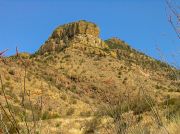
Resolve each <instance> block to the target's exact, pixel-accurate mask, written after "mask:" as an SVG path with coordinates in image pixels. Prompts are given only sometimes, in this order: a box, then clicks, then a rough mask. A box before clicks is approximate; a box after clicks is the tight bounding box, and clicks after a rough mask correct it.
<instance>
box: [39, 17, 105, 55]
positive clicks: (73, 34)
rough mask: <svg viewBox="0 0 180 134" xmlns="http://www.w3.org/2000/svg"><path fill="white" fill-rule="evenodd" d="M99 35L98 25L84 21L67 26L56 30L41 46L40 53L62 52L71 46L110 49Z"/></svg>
mask: <svg viewBox="0 0 180 134" xmlns="http://www.w3.org/2000/svg"><path fill="white" fill-rule="evenodd" d="M99 33H100V30H99V28H98V26H97V25H96V24H94V23H91V22H87V21H84V20H80V21H77V22H73V23H69V24H65V25H62V26H59V27H58V28H57V29H55V31H54V32H53V33H52V35H51V37H50V38H49V39H48V40H47V41H46V42H45V43H44V45H42V46H41V48H40V49H39V52H40V53H41V54H43V53H45V52H50V51H60V50H61V49H63V48H65V47H67V46H69V45H73V46H75V47H77V46H82V45H86V46H91V47H92V46H93V47H97V48H106V47H108V46H107V45H106V44H105V43H104V41H102V40H101V39H100V38H99Z"/></svg>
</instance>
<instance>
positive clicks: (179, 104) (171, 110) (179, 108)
mask: <svg viewBox="0 0 180 134" xmlns="http://www.w3.org/2000/svg"><path fill="white" fill-rule="evenodd" d="M163 106H167V107H168V111H166V118H168V119H170V118H171V117H174V116H176V115H178V116H180V99H179V98H170V99H167V100H166V101H164V103H163Z"/></svg>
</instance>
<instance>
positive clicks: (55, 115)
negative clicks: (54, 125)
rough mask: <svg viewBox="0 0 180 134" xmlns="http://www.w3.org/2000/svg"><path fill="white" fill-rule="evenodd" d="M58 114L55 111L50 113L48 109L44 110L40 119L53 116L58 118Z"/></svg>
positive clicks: (52, 117)
mask: <svg viewBox="0 0 180 134" xmlns="http://www.w3.org/2000/svg"><path fill="white" fill-rule="evenodd" d="M59 117H60V116H59V115H58V114H56V113H53V114H51V113H50V112H48V111H44V113H43V114H42V120H47V119H55V118H59Z"/></svg>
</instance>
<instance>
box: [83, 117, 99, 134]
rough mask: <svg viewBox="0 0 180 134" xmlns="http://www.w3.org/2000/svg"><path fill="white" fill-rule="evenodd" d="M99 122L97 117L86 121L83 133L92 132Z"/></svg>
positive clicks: (88, 133)
mask: <svg viewBox="0 0 180 134" xmlns="http://www.w3.org/2000/svg"><path fill="white" fill-rule="evenodd" d="M98 124H99V119H98V118H94V119H93V120H91V121H90V122H87V123H86V125H85V126H86V128H85V132H84V133H85V134H94V133H95V130H96V129H97V127H98Z"/></svg>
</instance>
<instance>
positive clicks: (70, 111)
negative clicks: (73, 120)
mask: <svg viewBox="0 0 180 134" xmlns="http://www.w3.org/2000/svg"><path fill="white" fill-rule="evenodd" d="M74 112H75V110H74V108H72V107H71V108H69V109H68V110H67V113H66V115H67V116H70V115H73V114H74Z"/></svg>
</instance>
